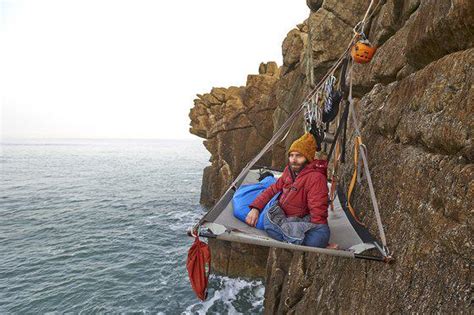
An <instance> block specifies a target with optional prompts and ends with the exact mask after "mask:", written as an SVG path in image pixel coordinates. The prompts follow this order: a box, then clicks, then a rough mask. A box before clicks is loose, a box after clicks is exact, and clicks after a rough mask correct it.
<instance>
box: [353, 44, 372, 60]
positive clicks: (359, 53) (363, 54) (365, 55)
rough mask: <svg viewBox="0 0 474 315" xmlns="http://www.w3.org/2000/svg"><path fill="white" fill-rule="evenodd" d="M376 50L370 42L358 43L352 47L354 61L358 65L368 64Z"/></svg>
mask: <svg viewBox="0 0 474 315" xmlns="http://www.w3.org/2000/svg"><path fill="white" fill-rule="evenodd" d="M376 50H377V48H376V47H373V46H372V45H370V43H369V41H368V40H361V41H358V42H357V43H355V44H354V45H353V46H352V49H351V55H352V59H354V61H355V62H357V63H368V62H370V60H372V57H373V56H374V54H375V51H376Z"/></svg>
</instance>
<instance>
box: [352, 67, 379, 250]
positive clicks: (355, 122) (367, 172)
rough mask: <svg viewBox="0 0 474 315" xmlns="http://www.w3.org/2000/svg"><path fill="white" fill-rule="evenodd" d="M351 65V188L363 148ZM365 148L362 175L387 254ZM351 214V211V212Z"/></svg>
mask: <svg viewBox="0 0 474 315" xmlns="http://www.w3.org/2000/svg"><path fill="white" fill-rule="evenodd" d="M353 65H354V62H353V61H352V62H351V69H350V77H349V107H350V109H349V115H350V116H351V118H352V123H353V125H354V132H355V136H356V138H355V144H354V174H353V175H352V180H351V186H353V185H352V183H353V182H354V185H355V180H356V178H357V164H358V160H359V159H358V157H357V159H356V155H357V154H358V153H359V148H360V147H365V146H364V145H363V143H362V137H361V132H360V128H359V121H358V120H357V115H356V112H355V109H354V100H353V99H352V76H353V75H352V74H353V69H354V68H353ZM366 152H367V148H365V149H362V150H360V155H361V157H362V162H363V163H362V164H363V166H364V174H365V178H366V179H367V184H368V186H369V192H370V199H371V201H372V206H373V208H374V213H375V218H376V222H377V227H378V230H379V235H380V240H381V241H382V245H383V246H384V250H385V251H386V252H387V254H388V248H387V239H386V237H385V231H384V229H383V224H382V218H381V216H380V211H379V205H378V202H377V197H376V196H375V190H374V185H373V183H372V177H371V176H370V170H369V163H368V159H367V154H366ZM353 188H354V187H352V188H351V187H349V190H350V193H352V189H353ZM347 199H348V203H349V201H350V194H349V192H348V197H347ZM351 212H352V211H351Z"/></svg>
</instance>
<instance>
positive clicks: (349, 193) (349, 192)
mask: <svg viewBox="0 0 474 315" xmlns="http://www.w3.org/2000/svg"><path fill="white" fill-rule="evenodd" d="M361 144H362V138H361V137H360V136H357V137H356V138H355V140H354V172H353V173H352V179H351V183H350V184H349V189H348V190H347V207H348V208H349V211H350V212H351V214H352V216H353V217H354V219H356V221H357V222H358V223H359V224H361V225H364V223H362V221H361V220H360V219H359V217H358V216H357V213H356V211H355V210H354V208H353V207H352V205H351V196H352V191H353V190H354V187H355V184H356V179H357V169H358V164H359V146H360V145H361ZM364 226H365V225H364Z"/></svg>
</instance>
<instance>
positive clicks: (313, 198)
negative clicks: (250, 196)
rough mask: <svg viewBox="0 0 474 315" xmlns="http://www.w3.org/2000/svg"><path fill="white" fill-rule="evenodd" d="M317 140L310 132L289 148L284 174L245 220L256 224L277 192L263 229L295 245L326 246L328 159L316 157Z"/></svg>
mask: <svg viewBox="0 0 474 315" xmlns="http://www.w3.org/2000/svg"><path fill="white" fill-rule="evenodd" d="M315 153H316V140H315V139H314V137H313V135H312V134H310V133H305V134H304V135H303V136H302V137H301V138H299V139H297V140H296V141H295V142H293V144H292V145H291V147H290V149H289V150H288V165H287V166H286V167H285V170H284V171H283V174H282V175H281V177H280V178H279V179H278V180H277V181H276V182H275V183H274V184H272V185H271V186H269V187H268V188H267V189H266V190H265V191H263V192H262V193H261V194H260V195H259V196H258V197H257V198H256V199H255V200H254V201H253V202H252V204H250V206H249V207H250V209H251V210H250V212H249V213H248V215H247V217H246V220H245V222H246V223H247V224H248V225H250V226H255V225H256V223H257V220H258V217H259V214H260V211H261V210H262V209H263V208H264V207H265V205H266V204H267V203H268V202H269V201H270V199H272V197H273V196H275V195H276V194H280V195H279V197H278V202H277V203H275V204H274V205H273V206H272V207H270V208H269V210H268V212H267V213H266V214H265V217H264V221H263V222H264V229H265V231H266V232H267V234H268V235H269V236H270V237H272V238H273V239H276V240H279V241H286V242H289V243H292V244H297V245H305V246H313V247H323V248H324V247H327V246H328V242H329V237H330V230H329V226H328V221H327V217H328V186H327V161H326V160H320V159H314V156H315Z"/></svg>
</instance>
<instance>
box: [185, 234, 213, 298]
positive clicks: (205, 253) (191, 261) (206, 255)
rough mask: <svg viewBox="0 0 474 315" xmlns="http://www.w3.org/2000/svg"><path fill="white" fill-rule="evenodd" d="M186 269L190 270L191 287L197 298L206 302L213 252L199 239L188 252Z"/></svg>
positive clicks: (195, 240)
mask: <svg viewBox="0 0 474 315" xmlns="http://www.w3.org/2000/svg"><path fill="white" fill-rule="evenodd" d="M186 268H187V269H188V275H189V280H190V282H191V287H192V288H193V290H194V292H195V293H196V295H197V297H198V298H200V299H201V300H202V301H204V300H205V299H206V298H207V284H208V279H209V271H210V269H211V251H210V250H209V246H208V245H207V244H206V243H204V242H201V241H200V240H199V237H196V238H195V239H194V243H193V245H192V246H191V248H190V249H189V251H188V260H187V262H186Z"/></svg>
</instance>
